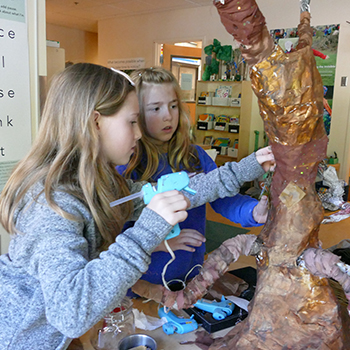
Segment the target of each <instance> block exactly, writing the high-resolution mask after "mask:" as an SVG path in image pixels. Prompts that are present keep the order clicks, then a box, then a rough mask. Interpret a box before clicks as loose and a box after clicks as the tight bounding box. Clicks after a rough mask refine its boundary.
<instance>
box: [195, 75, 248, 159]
mask: <svg viewBox="0 0 350 350" xmlns="http://www.w3.org/2000/svg"><path fill="white" fill-rule="evenodd" d="M221 85H229V86H232V95H231V96H232V97H233V98H235V97H238V95H239V94H241V105H240V106H239V107H238V106H237V107H236V106H235V107H232V106H214V105H203V104H198V103H197V104H196V129H195V135H196V140H197V143H198V144H203V140H204V137H205V136H213V137H214V138H219V137H228V138H230V140H231V141H230V146H231V147H232V146H233V142H234V140H235V139H238V156H237V158H233V157H229V156H227V155H218V156H217V159H216V163H217V164H218V165H222V164H224V163H225V162H228V161H234V160H240V159H242V158H244V157H246V156H247V155H248V154H249V135H250V124H251V115H252V98H253V92H252V88H251V82H250V81H241V82H234V81H198V82H197V90H196V91H197V101H198V96H200V94H201V92H205V91H208V92H215V90H216V89H217V88H218V86H221ZM206 113H212V114H214V115H215V116H218V115H221V114H223V115H227V116H232V115H239V116H240V118H239V119H240V126H239V133H230V132H228V131H221V130H214V129H211V130H198V129H197V121H198V116H199V115H200V114H206Z"/></svg>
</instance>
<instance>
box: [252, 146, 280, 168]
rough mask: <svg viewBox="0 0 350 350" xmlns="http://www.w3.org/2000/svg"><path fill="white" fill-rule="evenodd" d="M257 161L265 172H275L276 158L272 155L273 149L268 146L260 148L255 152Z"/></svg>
mask: <svg viewBox="0 0 350 350" xmlns="http://www.w3.org/2000/svg"><path fill="white" fill-rule="evenodd" d="M255 156H256V160H257V161H258V163H259V164H260V165H261V166H262V167H263V169H264V170H265V171H274V170H275V167H276V162H275V156H274V155H273V153H272V150H271V147H270V146H267V147H264V148H260V149H259V150H257V151H256V152H255Z"/></svg>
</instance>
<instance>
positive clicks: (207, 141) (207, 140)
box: [203, 136, 213, 145]
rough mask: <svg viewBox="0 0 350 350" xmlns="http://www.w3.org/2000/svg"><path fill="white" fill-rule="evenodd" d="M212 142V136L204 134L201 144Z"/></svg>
mask: <svg viewBox="0 0 350 350" xmlns="http://www.w3.org/2000/svg"><path fill="white" fill-rule="evenodd" d="M212 142H213V136H205V137H204V140H203V145H211V144H212Z"/></svg>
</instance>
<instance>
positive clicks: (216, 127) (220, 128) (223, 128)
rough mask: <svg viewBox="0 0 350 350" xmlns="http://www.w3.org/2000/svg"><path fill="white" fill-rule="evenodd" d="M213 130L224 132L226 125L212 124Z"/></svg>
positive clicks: (221, 123) (220, 123)
mask: <svg viewBox="0 0 350 350" xmlns="http://www.w3.org/2000/svg"><path fill="white" fill-rule="evenodd" d="M214 130H220V131H226V130H227V123H225V122H214Z"/></svg>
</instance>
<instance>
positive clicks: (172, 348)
mask: <svg viewBox="0 0 350 350" xmlns="http://www.w3.org/2000/svg"><path fill="white" fill-rule="evenodd" d="M330 214H332V213H331V212H328V213H326V215H330ZM261 229H262V227H253V228H251V229H250V232H249V233H250V234H256V235H257V234H259V233H260V231H261ZM348 232H350V218H348V219H345V220H342V221H340V222H336V223H331V224H322V225H321V226H320V231H319V239H320V241H321V242H322V246H323V248H325V249H326V248H329V247H331V246H334V245H336V244H338V243H339V242H340V241H341V240H343V239H347V238H349V237H348ZM247 266H252V267H254V268H255V267H256V263H255V257H253V256H241V257H240V258H239V259H238V261H237V262H235V263H232V264H231V265H230V268H229V270H236V269H239V268H243V267H247ZM143 300H144V299H141V298H140V299H134V307H136V308H137V309H139V310H140V311H143V312H144V313H145V314H146V315H150V316H154V317H158V316H157V310H158V304H157V303H155V302H153V301H150V302H148V303H143ZM181 312H182V315H184V316H185V317H188V315H187V314H186V313H185V312H184V311H181ZM178 315H179V314H178ZM231 329H232V327H231V328H227V329H224V330H221V331H218V332H215V333H213V334H212V336H213V337H214V338H217V337H223V336H224V335H226V334H227V333H228V332H229V331H230V330H231ZM198 330H203V328H202V327H199V328H198ZM136 332H137V333H144V334H148V335H150V336H152V337H153V338H154V339H155V340H156V341H157V344H158V348H157V350H180V349H181V350H187V349H189V350H192V349H193V350H195V349H196V350H198V349H199V347H197V346H196V345H194V344H189V345H181V344H180V342H183V341H193V340H195V337H196V336H195V332H191V333H187V334H177V333H175V334H172V335H166V334H165V333H164V332H163V329H162V328H161V327H160V328H158V329H156V330H154V331H145V330H140V329H137V330H136ZM80 341H81V342H82V344H83V349H84V350H94V348H93V347H92V346H91V344H90V342H89V334H88V333H87V334H85V335H83V336H82V337H80Z"/></svg>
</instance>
